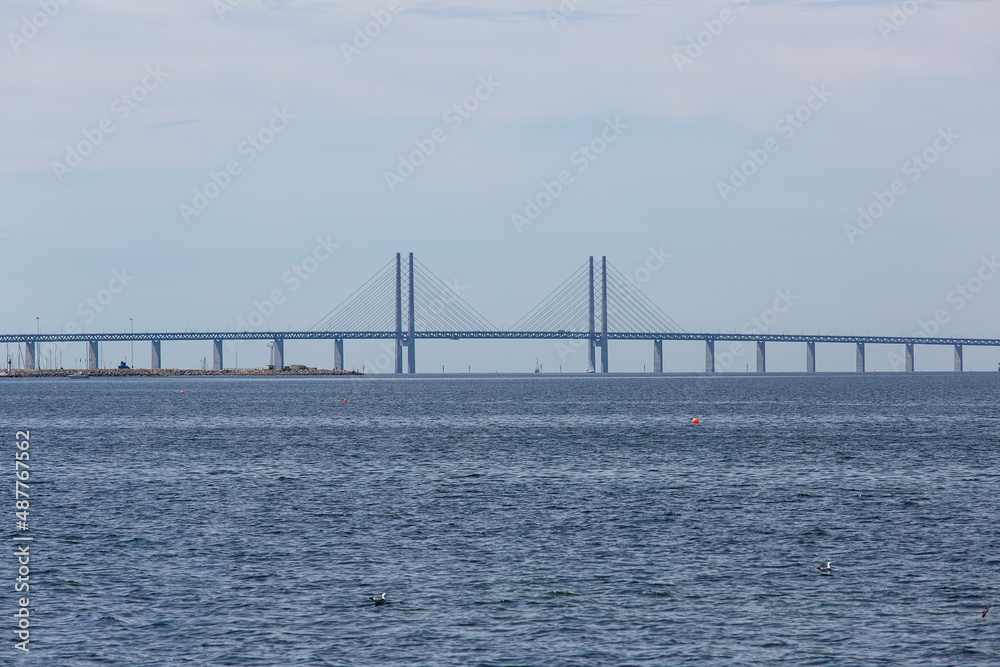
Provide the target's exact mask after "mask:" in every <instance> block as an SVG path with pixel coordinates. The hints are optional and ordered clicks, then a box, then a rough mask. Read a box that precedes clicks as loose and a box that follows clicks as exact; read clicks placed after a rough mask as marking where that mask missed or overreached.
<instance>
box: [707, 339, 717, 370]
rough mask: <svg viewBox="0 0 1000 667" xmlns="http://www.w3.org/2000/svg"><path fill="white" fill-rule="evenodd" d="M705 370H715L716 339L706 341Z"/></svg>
mask: <svg viewBox="0 0 1000 667" xmlns="http://www.w3.org/2000/svg"><path fill="white" fill-rule="evenodd" d="M705 372H706V373H714V372H715V341H714V340H706V341H705Z"/></svg>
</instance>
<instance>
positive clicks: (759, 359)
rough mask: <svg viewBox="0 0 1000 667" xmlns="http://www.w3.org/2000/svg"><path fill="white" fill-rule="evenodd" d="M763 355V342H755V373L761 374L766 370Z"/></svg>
mask: <svg viewBox="0 0 1000 667" xmlns="http://www.w3.org/2000/svg"><path fill="white" fill-rule="evenodd" d="M765 359H766V357H765V353H764V341H762V340H759V341H757V372H758V373H763V372H764V371H765V368H766V364H765Z"/></svg>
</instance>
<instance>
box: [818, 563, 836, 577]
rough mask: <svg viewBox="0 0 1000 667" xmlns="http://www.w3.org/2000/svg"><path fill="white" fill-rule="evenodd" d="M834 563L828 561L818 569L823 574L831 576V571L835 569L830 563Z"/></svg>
mask: <svg viewBox="0 0 1000 667" xmlns="http://www.w3.org/2000/svg"><path fill="white" fill-rule="evenodd" d="M832 562H833V561H832V560H828V561H826V565H820V566H819V567H817V568H816V569H817V570H819V571H820V572H822V573H823V574H829V573H830V571H831V570H833V568H832V567H830V563H832Z"/></svg>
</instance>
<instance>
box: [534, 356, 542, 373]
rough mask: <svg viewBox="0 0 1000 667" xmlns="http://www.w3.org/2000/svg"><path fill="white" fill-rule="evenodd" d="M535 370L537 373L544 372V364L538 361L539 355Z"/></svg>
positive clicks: (536, 358)
mask: <svg viewBox="0 0 1000 667" xmlns="http://www.w3.org/2000/svg"><path fill="white" fill-rule="evenodd" d="M535 372H536V373H541V372H542V365H541V364H539V363H538V357H535Z"/></svg>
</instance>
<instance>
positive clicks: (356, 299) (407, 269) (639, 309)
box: [0, 253, 1000, 373]
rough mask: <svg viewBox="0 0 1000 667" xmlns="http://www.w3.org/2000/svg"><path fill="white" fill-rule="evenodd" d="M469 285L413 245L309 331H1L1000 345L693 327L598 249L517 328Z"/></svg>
mask: <svg viewBox="0 0 1000 667" xmlns="http://www.w3.org/2000/svg"><path fill="white" fill-rule="evenodd" d="M461 291H462V288H461V287H460V286H459V285H457V284H449V283H448V282H446V281H444V280H442V279H440V278H438V277H437V276H436V275H435V274H434V273H433V272H432V271H431V270H430V269H429V268H428V267H426V266H425V265H424V264H422V263H421V262H420V261H418V260H416V259H415V258H414V257H413V253H410V254H409V256H408V258H406V259H405V260H404V259H403V257H402V256H401V255H400V254H398V253H397V254H396V256H395V258H394V259H392V260H390V261H389V262H388V263H387V264H385V265H384V266H382V267H381V268H380V269H379V270H378V271H376V272H375V274H374V275H373V276H372V277H371V278H369V279H368V280H367V281H366V282H365V283H364V284H362V285H361V286H360V287H359V288H358V289H357V290H355V291H354V292H353V293H352V294H351V295H350V296H348V297H347V298H346V299H345V300H344V301H343V302H341V303H340V304H339V305H338V306H337V307H335V308H334V309H333V310H331V311H330V312H329V313H327V314H326V315H325V316H324V317H323V318H322V319H321V320H320V321H319V322H317V323H316V324H315V325H313V326H312V327H311V328H309V329H308V330H306V331H282V332H277V331H232V332H207V331H206V332H193V331H185V332H163V333H128V332H126V333H100V334H97V333H56V334H43V333H36V334H0V343H8V344H9V343H16V344H23V345H24V364H23V365H24V368H38V358H37V345H38V344H40V343H64V342H83V343H86V347H87V355H86V358H87V366H88V368H90V369H96V368H99V367H100V365H99V362H100V359H99V349H100V347H99V344H100V343H101V342H105V341H116V342H123V341H149V342H150V343H151V346H152V347H151V363H150V366H151V368H161V361H160V360H161V346H162V343H163V341H198V340H205V341H211V342H212V359H213V363H212V367H213V368H215V369H222V368H224V363H223V349H222V346H223V341H226V340H266V341H271V342H272V345H273V361H274V365H275V367H276V368H279V369H280V368H282V367H283V366H284V358H285V352H284V344H285V341H293V340H332V341H333V342H334V368H335V369H337V370H343V369H344V341H345V340H393V341H395V372H396V373H402V372H403V369H404V360H405V367H406V372H408V373H416V369H417V364H416V341H418V340H421V339H424V340H434V339H438V340H463V339H479V340H487V339H489V340H497V339H506V340H515V339H521V340H531V339H543V340H544V339H549V340H558V339H563V340H586V341H587V342H588V352H589V353H588V372H597V371H600V372H602V373H607V372H608V369H609V362H608V356H609V355H608V348H609V343H610V341H613V340H648V341H652V343H653V371H654V372H656V373H662V372H663V341H704V342H705V372H706V373H714V372H715V370H716V355H715V343H716V341H746V342H754V343H755V344H756V348H757V371H758V372H760V373H763V372H764V371H765V369H766V343H768V342H785V343H789V342H800V343H805V345H806V365H805V366H806V367H805V370H806V371H807V372H815V371H816V344H817V343H845V344H854V345H855V346H856V351H857V371H858V372H859V373H863V372H864V371H865V345H866V344H891V345H903V346H904V347H905V355H906V370H907V371H908V372H912V371H913V370H914V348H915V346H916V345H951V346H953V347H954V350H955V371H957V372H961V371H962V370H963V358H964V356H963V350H964V347H965V346H990V347H1000V339H995V338H931V337H919V336H853V335H832V336H826V335H808V334H762V333H705V332H701V333H693V332H687V331H684V330H683V329H682V328H681V327H680V326H679V325H678V324H677V323H676V322H675V321H674V320H673V319H672V318H671V317H670V316H669V315H667V313H666V312H664V311H663V310H662V309H661V308H660V307H659V306H657V305H656V304H655V303H653V302H652V301H651V300H650V299H649V298H648V297H646V295H644V294H643V293H642V292H641V291H640V290H639V289H638V287H636V286H635V285H634V284H633V283H632V281H631V280H629V278H628V277H626V276H625V274H623V273H622V272H621V271H619V270H618V269H616V268H615V267H614V266H613V265H612V264H611V263H610V262H608V261H607V258H606V257H602V258H601V259H600V261H599V262H595V261H594V258H593V257H590V258H589V259H588V261H586V262H584V264H583V265H582V266H580V267H579V268H578V269H577V270H576V271H574V272H573V273H572V274H571V275H570V276H569V277H568V278H566V280H564V281H563V282H562V283H561V284H559V285H558V286H556V287H555V288H554V289H553V290H552V291H551V292H550V293H549V294H548V295H547V296H546V297H545V298H544V299H542V300H541V301H540V302H539V303H538V304H537V305H536V306H535V307H533V308H532V309H531V310H529V311H528V312H527V313H526V314H525V315H524V316H523V317H521V318H520V319H519V320H518V321H517V322H515V323H514V324H513V325H512V326H511V327H509V328H507V329H500V328H497V327H496V326H494V325H493V324H492V323H491V322H490V321H489V320H488V319H487V318H486V317H485V316H483V315H482V314H481V313H480V312H479V311H478V310H476V309H475V308H474V307H473V306H471V305H470V304H469V303H468V302H466V301H465V299H463V298H462V296H461ZM404 350H405V354H404ZM598 350H599V351H600V357H599V359H598ZM9 365H10V360H8V366H9Z"/></svg>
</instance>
